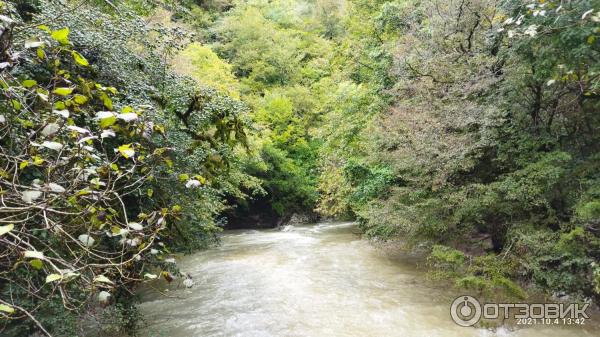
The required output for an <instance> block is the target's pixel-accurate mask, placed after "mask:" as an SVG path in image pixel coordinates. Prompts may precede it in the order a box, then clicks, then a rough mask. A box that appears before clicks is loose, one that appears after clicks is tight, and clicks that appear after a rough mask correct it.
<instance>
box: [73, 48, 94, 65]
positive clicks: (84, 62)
mask: <svg viewBox="0 0 600 337" xmlns="http://www.w3.org/2000/svg"><path fill="white" fill-rule="evenodd" d="M71 55H72V56H73V59H74V60H75V62H76V63H77V64H79V65H80V66H82V67H87V66H89V65H90V63H89V62H88V60H86V58H85V57H83V55H81V54H79V53H78V52H76V51H72V52H71Z"/></svg>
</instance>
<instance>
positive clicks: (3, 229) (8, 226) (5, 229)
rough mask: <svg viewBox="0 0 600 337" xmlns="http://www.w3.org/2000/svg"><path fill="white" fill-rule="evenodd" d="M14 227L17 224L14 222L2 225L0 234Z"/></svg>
mask: <svg viewBox="0 0 600 337" xmlns="http://www.w3.org/2000/svg"><path fill="white" fill-rule="evenodd" d="M13 229H15V225H14V224H8V225H5V226H0V236H2V235H4V234H6V233H8V232H10V231H12V230H13Z"/></svg>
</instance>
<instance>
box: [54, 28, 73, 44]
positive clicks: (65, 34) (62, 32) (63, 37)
mask: <svg viewBox="0 0 600 337" xmlns="http://www.w3.org/2000/svg"><path fill="white" fill-rule="evenodd" d="M50 36H51V37H52V38H53V39H54V40H56V41H58V42H59V43H60V44H62V45H67V44H69V43H70V42H69V28H68V27H66V28H63V29H59V30H55V31H53V32H52V33H50Z"/></svg>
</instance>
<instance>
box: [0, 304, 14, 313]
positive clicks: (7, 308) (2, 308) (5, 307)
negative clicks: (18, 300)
mask: <svg viewBox="0 0 600 337" xmlns="http://www.w3.org/2000/svg"><path fill="white" fill-rule="evenodd" d="M0 311H4V312H7V313H9V314H12V313H14V312H15V309H14V308H13V307H11V306H8V305H6V304H0Z"/></svg>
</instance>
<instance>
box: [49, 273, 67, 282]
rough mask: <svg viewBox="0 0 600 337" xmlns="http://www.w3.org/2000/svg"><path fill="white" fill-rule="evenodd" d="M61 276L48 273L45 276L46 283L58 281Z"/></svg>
mask: <svg viewBox="0 0 600 337" xmlns="http://www.w3.org/2000/svg"><path fill="white" fill-rule="evenodd" d="M62 278H63V277H62V275H60V274H50V275H48V276H46V283H50V282H54V281H59V280H62Z"/></svg>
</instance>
